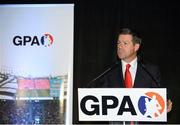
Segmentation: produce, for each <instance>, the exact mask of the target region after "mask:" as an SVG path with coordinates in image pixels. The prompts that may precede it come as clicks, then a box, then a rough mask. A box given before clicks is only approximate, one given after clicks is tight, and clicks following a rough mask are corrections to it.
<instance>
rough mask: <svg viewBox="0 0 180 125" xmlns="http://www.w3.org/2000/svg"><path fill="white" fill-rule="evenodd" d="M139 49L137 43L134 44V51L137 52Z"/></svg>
mask: <svg viewBox="0 0 180 125" xmlns="http://www.w3.org/2000/svg"><path fill="white" fill-rule="evenodd" d="M139 48H140V44H137V43H136V44H135V45H134V49H135V51H136V52H137V51H138V50H139Z"/></svg>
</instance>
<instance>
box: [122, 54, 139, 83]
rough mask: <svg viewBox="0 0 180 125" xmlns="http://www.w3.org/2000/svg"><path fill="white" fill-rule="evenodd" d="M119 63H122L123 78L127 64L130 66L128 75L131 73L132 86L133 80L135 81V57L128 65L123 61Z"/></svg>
mask: <svg viewBox="0 0 180 125" xmlns="http://www.w3.org/2000/svg"><path fill="white" fill-rule="evenodd" d="M121 62H122V72H123V78H124V77H125V70H126V65H127V64H130V65H131V67H130V68H129V71H130V73H131V77H132V82H133V83H132V84H133V86H134V80H135V76H136V71H137V57H136V58H135V59H134V60H132V61H131V62H130V63H127V62H125V61H123V60H121Z"/></svg>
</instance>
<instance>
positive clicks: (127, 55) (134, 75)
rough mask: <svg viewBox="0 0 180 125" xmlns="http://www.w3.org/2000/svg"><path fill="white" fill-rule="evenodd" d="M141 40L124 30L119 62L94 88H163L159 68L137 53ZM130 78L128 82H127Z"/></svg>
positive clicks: (121, 32) (120, 44)
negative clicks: (142, 58) (143, 59)
mask: <svg viewBox="0 0 180 125" xmlns="http://www.w3.org/2000/svg"><path fill="white" fill-rule="evenodd" d="M141 42H142V40H141V38H140V37H138V36H137V34H135V32H133V31H132V30H130V29H128V28H124V29H122V30H121V31H120V33H119V36H118V41H117V55H118V62H117V63H116V64H115V65H114V66H113V67H111V68H110V70H108V71H107V72H106V73H105V74H103V76H102V77H101V78H100V79H99V80H96V81H95V84H93V85H94V86H91V87H98V88H99V87H101V88H157V87H161V84H160V83H161V77H160V71H159V69H158V67H157V66H155V65H153V64H150V63H147V62H144V61H142V60H141V59H140V58H139V57H138V56H137V53H138V51H139V49H140V46H141ZM127 77H128V80H127ZM171 108H172V102H171V100H168V106H167V111H168V112H169V111H171Z"/></svg>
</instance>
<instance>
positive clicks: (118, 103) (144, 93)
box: [78, 88, 167, 122]
mask: <svg viewBox="0 0 180 125" xmlns="http://www.w3.org/2000/svg"><path fill="white" fill-rule="evenodd" d="M78 106H79V121H162V122H164V121H167V111H166V89H165V88H161V89H159V88H153V89H148V88H133V89H126V88H97V89H96V88H95V89H92V88H90V89H85V88H79V89H78Z"/></svg>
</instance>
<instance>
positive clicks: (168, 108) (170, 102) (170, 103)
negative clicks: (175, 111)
mask: <svg viewBox="0 0 180 125" xmlns="http://www.w3.org/2000/svg"><path fill="white" fill-rule="evenodd" d="M171 110H172V101H171V100H170V99H168V102H167V113H168V112H170V111H171Z"/></svg>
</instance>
